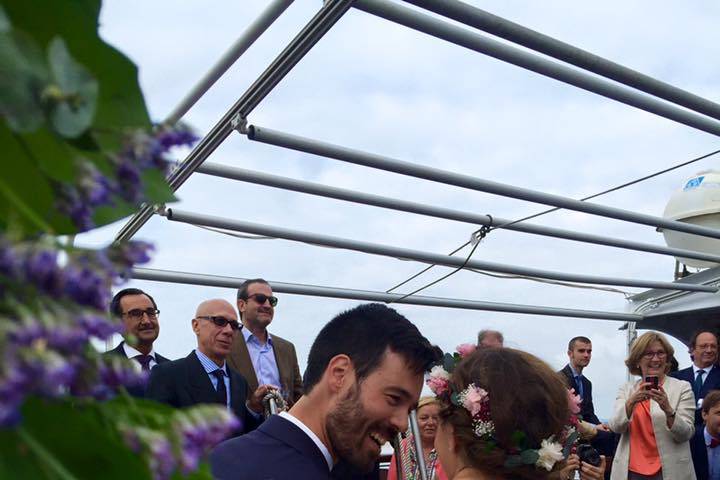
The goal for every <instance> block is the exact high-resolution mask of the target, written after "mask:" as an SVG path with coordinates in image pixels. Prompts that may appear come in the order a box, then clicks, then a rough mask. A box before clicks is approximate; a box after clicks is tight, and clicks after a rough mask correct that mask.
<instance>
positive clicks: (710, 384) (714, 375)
mask: <svg viewBox="0 0 720 480" xmlns="http://www.w3.org/2000/svg"><path fill="white" fill-rule="evenodd" d="M691 368H692V367H691ZM718 376H720V368H718V367H717V366H714V367H713V369H712V370H710V373H708V375H707V378H706V379H705V381H704V382H703V384H702V388H701V389H700V396H701V397H703V398H704V397H705V395H706V394H707V393H708V392H709V391H710V390H712V389H713V388H716V385H717V384H718V379H719V377H718Z"/></svg>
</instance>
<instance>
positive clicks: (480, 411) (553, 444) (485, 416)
mask: <svg viewBox="0 0 720 480" xmlns="http://www.w3.org/2000/svg"><path fill="white" fill-rule="evenodd" d="M456 350H457V351H456V352H455V353H453V354H452V355H451V354H449V353H446V354H445V356H444V357H443V365H442V366H440V365H436V366H434V367H433V368H432V369H431V370H430V374H429V376H428V378H427V380H426V384H427V385H428V387H429V388H430V390H432V392H433V393H434V394H435V395H436V396H437V397H439V398H441V399H443V400H444V401H446V402H449V403H452V404H453V405H455V406H458V407H461V408H464V409H465V410H467V411H468V413H469V414H470V418H471V419H472V426H473V433H474V434H475V436H476V437H478V438H480V439H483V440H485V441H486V442H487V445H488V447H489V448H497V446H498V442H497V441H496V439H495V438H494V435H495V424H494V423H493V420H492V412H491V408H490V393H489V392H488V391H487V390H485V389H483V388H481V387H479V386H477V385H475V384H474V383H470V384H469V385H467V387H466V388H465V389H464V390H462V391H461V392H455V391H453V387H452V385H451V383H450V374H451V373H452V371H453V370H454V369H455V366H456V365H457V363H458V362H460V360H462V359H463V358H464V357H466V356H468V355H469V354H471V353H472V352H474V351H475V345H472V344H462V345H458V347H456ZM567 399H568V409H569V410H570V413H571V415H570V418H569V419H568V424H567V425H566V426H565V428H564V429H563V431H562V433H561V434H560V435H559V436H558V438H556V437H555V436H554V435H553V436H551V437H549V438H546V439H544V440H542V442H541V444H540V448H529V446H528V445H526V443H527V442H526V436H525V434H524V432H521V431H516V432H514V433H513V435H512V438H513V440H514V443H515V445H514V446H513V447H512V448H510V450H509V451H506V460H505V466H506V467H516V466H521V465H534V466H536V467H538V468H543V469H546V470H547V471H551V470H552V469H553V467H554V466H555V464H556V463H557V462H559V461H561V460H563V459H564V458H566V457H567V455H568V454H569V453H570V450H571V448H572V446H573V445H574V444H575V443H576V442H577V439H578V434H577V422H578V420H577V417H576V415H577V413H579V411H580V401H581V399H580V397H579V396H578V395H575V392H574V391H573V390H572V389H569V390H568V397H567Z"/></svg>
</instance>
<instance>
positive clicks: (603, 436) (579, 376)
mask: <svg viewBox="0 0 720 480" xmlns="http://www.w3.org/2000/svg"><path fill="white" fill-rule="evenodd" d="M567 355H568V364H567V365H565V367H564V368H563V369H562V370H560V373H561V374H563V375H564V376H565V378H566V380H567V384H568V387H570V388H572V389H574V390H575V393H576V394H577V395H580V398H581V399H582V401H581V403H580V417H581V418H582V420H583V421H585V422H587V423H590V424H592V425H594V426H595V429H596V430H597V435H595V437H594V438H593V440H592V442H591V444H592V446H593V447H595V449H596V450H598V451H599V452H600V453H601V454H603V455H608V456H610V455H613V453H614V450H615V443H616V442H615V438H614V435H613V434H612V433H611V432H610V429H609V428H608V426H607V425H605V424H604V423H602V422H600V419H599V418H598V417H597V415H596V414H595V405H593V399H592V382H591V381H590V380H589V379H588V378H587V377H586V376H585V375H583V370H584V369H585V367H587V366H588V365H589V364H590V359H591V358H592V342H591V341H590V339H589V338H587V337H582V336H579V337H574V338H572V339H570V341H569V342H568V350H567Z"/></svg>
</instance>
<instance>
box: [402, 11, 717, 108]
mask: <svg viewBox="0 0 720 480" xmlns="http://www.w3.org/2000/svg"><path fill="white" fill-rule="evenodd" d="M405 2H406V3H411V4H413V5H416V6H418V7H421V8H424V9H425V10H429V11H431V12H435V13H437V14H439V15H442V16H444V17H448V18H450V19H452V20H455V21H457V22H460V23H464V24H465V25H469V26H471V27H475V28H477V29H479V30H483V31H485V32H487V33H490V34H492V35H495V36H497V37H500V38H504V39H506V40H509V41H511V42H513V43H517V44H519V45H522V46H524V47H527V48H530V49H532V50H535V51H537V52H540V53H543V54H545V55H548V56H550V57H554V58H557V59H558V60H562V61H564V62H567V63H570V64H572V65H575V66H576V67H580V68H583V69H585V70H588V71H591V72H593V73H596V74H598V75H601V76H603V77H606V78H610V79H612V80H615V81H616V82H620V83H622V84H624V85H627V86H629V87H633V88H636V89H638V90H641V91H643V92H646V93H649V94H651V95H654V96H656V97H660V98H662V99H664V100H667V101H669V102H672V103H675V104H678V105H681V106H683V107H685V108H688V109H690V110H694V111H696V112H699V113H702V114H704V115H707V116H709V117H712V118H715V119H717V120H720V105H718V104H717V103H715V102H712V101H710V100H707V99H705V98H702V97H700V96H698V95H695V94H693V93H690V92H688V91H686V90H682V89H680V88H677V87H675V86H673V85H670V84H668V83H665V82H662V81H660V80H656V79H655V78H652V77H650V76H648V75H645V74H642V73H640V72H638V71H635V70H632V69H630V68H627V67H625V66H623V65H620V64H618V63H615V62H612V61H610V60H607V59H605V58H602V57H600V56H598V55H595V54H593V53H590V52H588V51H586V50H582V49H580V48H577V47H574V46H572V45H570V44H567V43H565V42H562V41H560V40H557V39H555V38H552V37H550V36H548V35H544V34H542V33H540V32H536V31H535V30H531V29H529V28H526V27H524V26H522V25H519V24H517V23H514V22H511V21H510V20H507V19H504V18H502V17H498V16H497V15H493V14H492V13H489V12H486V11H485V10H481V9H479V8H477V7H473V6H471V5H468V4H466V3H463V2H460V1H458V0H405Z"/></svg>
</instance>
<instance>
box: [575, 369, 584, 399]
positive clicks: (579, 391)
mask: <svg viewBox="0 0 720 480" xmlns="http://www.w3.org/2000/svg"><path fill="white" fill-rule="evenodd" d="M575 383H576V384H577V388H578V389H577V394H578V395H580V398H582V399H583V400H584V399H585V395H584V393H585V392H583V383H582V375H578V376H576V377H575Z"/></svg>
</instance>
